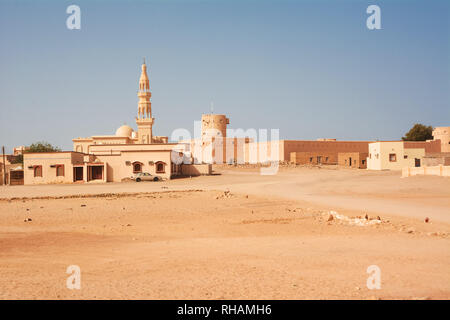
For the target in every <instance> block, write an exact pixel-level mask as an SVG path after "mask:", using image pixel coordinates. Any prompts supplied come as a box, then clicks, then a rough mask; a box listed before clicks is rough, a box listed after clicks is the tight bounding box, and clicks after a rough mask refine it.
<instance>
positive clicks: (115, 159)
mask: <svg viewBox="0 0 450 320" xmlns="http://www.w3.org/2000/svg"><path fill="white" fill-rule="evenodd" d="M138 98H139V102H138V113H137V117H136V125H137V131H134V130H133V128H131V127H129V126H127V125H123V126H121V127H119V128H118V129H117V130H116V133H115V135H98V136H92V137H87V138H76V139H73V151H66V152H45V153H28V152H26V153H24V180H25V184H42V183H73V182H113V181H114V182H119V181H122V180H123V179H127V178H130V177H131V176H132V175H133V174H136V173H140V172H147V173H150V174H152V175H157V176H160V177H162V178H163V179H170V178H171V177H173V176H175V175H180V174H181V173H182V170H181V166H189V165H188V164H181V163H180V159H182V158H183V156H184V152H185V145H183V144H176V143H168V138H167V137H162V136H155V135H153V130H152V127H153V124H154V121H155V119H154V118H152V109H151V102H150V98H151V93H150V84H149V79H148V75H147V66H146V65H145V62H144V63H143V64H142V67H141V76H140V79H139V91H138ZM183 171H184V172H189V174H194V173H199V174H203V173H205V172H206V173H208V172H210V167H208V168H203V167H199V166H196V167H195V168H187V167H186V168H184V170H183Z"/></svg>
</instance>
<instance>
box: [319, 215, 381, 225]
mask: <svg viewBox="0 0 450 320" xmlns="http://www.w3.org/2000/svg"><path fill="white" fill-rule="evenodd" d="M366 217H367V218H361V217H357V218H349V217H347V216H344V215H342V214H338V213H337V212H336V211H330V212H329V213H328V220H327V221H332V220H334V219H336V220H339V221H342V222H346V223H348V224H351V225H355V226H369V225H374V224H379V223H381V219H380V220H378V219H377V220H369V219H368V218H369V217H368V215H367V214H366Z"/></svg>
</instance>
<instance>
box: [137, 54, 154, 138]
mask: <svg viewBox="0 0 450 320" xmlns="http://www.w3.org/2000/svg"><path fill="white" fill-rule="evenodd" d="M141 69H142V71H141V77H140V78H139V91H138V97H139V103H138V116H137V117H136V124H137V127H138V132H137V137H138V143H143V144H149V143H152V125H153V122H154V121H155V119H154V118H152V103H151V102H150V97H151V96H152V94H151V92H150V81H149V80H148V76H147V66H146V64H145V59H144V62H143V64H142V67H141Z"/></svg>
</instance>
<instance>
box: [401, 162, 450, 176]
mask: <svg viewBox="0 0 450 320" xmlns="http://www.w3.org/2000/svg"><path fill="white" fill-rule="evenodd" d="M416 175H433V176H441V177H450V166H442V165H439V166H433V167H427V166H424V167H419V168H416V167H405V168H403V169H402V178H406V177H411V176H416Z"/></svg>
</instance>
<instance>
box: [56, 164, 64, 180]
mask: <svg viewBox="0 0 450 320" xmlns="http://www.w3.org/2000/svg"><path fill="white" fill-rule="evenodd" d="M56 176H57V177H64V165H63V164H57V165H56Z"/></svg>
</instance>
